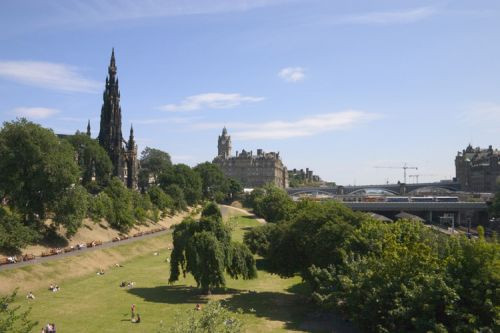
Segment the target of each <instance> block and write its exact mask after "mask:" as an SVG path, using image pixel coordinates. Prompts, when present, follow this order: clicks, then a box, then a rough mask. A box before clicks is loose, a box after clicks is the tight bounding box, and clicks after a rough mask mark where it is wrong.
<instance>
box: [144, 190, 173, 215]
mask: <svg viewBox="0 0 500 333" xmlns="http://www.w3.org/2000/svg"><path fill="white" fill-rule="evenodd" d="M148 195H149V197H150V198H151V203H152V204H153V205H154V206H155V207H156V208H157V209H159V210H160V211H161V212H162V213H163V214H167V213H169V212H171V211H172V209H174V201H173V199H172V198H171V197H170V196H169V195H168V194H166V193H165V192H163V190H162V189H161V188H160V187H159V186H151V187H150V188H149V189H148Z"/></svg>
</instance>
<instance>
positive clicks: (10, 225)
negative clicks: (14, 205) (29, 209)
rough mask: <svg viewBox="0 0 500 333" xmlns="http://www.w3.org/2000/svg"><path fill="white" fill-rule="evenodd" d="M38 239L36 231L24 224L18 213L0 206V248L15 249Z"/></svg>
mask: <svg viewBox="0 0 500 333" xmlns="http://www.w3.org/2000/svg"><path fill="white" fill-rule="evenodd" d="M37 239H38V233H37V232H36V231H35V230H33V229H32V228H29V227H27V226H25V225H24V224H23V222H22V219H21V216H19V214H17V213H15V212H13V211H12V210H10V209H9V208H8V207H7V206H4V207H2V206H0V248H2V249H5V250H7V251H17V250H19V249H21V248H23V247H25V246H26V245H28V244H30V243H32V242H33V241H35V240H37Z"/></svg>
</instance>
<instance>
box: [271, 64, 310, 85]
mask: <svg viewBox="0 0 500 333" xmlns="http://www.w3.org/2000/svg"><path fill="white" fill-rule="evenodd" d="M278 76H279V77H281V78H282V79H283V80H285V81H287V82H298V81H302V80H303V79H304V78H305V76H306V75H305V69H304V68H302V67H286V68H283V69H282V70H280V71H279V73H278Z"/></svg>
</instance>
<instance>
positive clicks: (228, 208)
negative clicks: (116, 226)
mask: <svg viewBox="0 0 500 333" xmlns="http://www.w3.org/2000/svg"><path fill="white" fill-rule="evenodd" d="M219 207H220V210H221V213H222V216H231V214H230V213H229V211H231V210H236V211H238V212H240V213H243V214H245V215H251V216H253V214H251V213H249V212H248V211H246V210H244V209H241V208H236V207H232V206H227V205H219ZM257 220H258V221H259V222H261V223H265V221H264V220H263V219H257ZM171 232H172V230H171V229H169V230H163V231H159V232H155V233H152V234H148V235H142V236H138V237H130V238H129V239H124V240H122V241H118V242H113V241H107V242H103V243H102V245H100V246H96V247H88V248H83V249H81V250H74V251H72V252H66V253H61V254H56V255H53V256H48V257H36V258H35V259H33V260H29V261H22V262H18V263H15V264H7V265H1V266H0V272H1V271H6V270H9V269H13V268H19V267H24V266H28V265H33V264H40V263H43V262H47V261H53V260H59V259H62V258H66V257H71V256H77V255H79V254H82V253H86V252H90V251H95V250H101V249H106V248H110V247H114V246H118V245H122V244H127V243H131V242H135V241H138V240H141V239H147V238H152V237H158V236H161V235H165V234H168V233H171Z"/></svg>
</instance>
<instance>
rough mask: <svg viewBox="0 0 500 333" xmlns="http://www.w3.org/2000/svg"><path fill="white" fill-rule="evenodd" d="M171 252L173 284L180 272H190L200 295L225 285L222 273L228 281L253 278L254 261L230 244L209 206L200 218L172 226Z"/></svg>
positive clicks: (215, 209) (225, 229) (244, 249)
mask: <svg viewBox="0 0 500 333" xmlns="http://www.w3.org/2000/svg"><path fill="white" fill-rule="evenodd" d="M173 239H174V240H173V243H174V249H173V251H172V254H171V257H170V278H169V282H170V283H173V282H175V281H177V280H178V279H179V275H180V273H181V271H182V273H183V274H184V275H185V274H186V273H191V274H192V275H193V277H194V279H195V281H196V284H197V285H198V287H200V288H201V289H202V291H203V292H204V293H210V291H211V290H212V289H213V288H217V287H223V286H225V284H226V280H225V277H224V272H227V273H228V274H229V276H231V277H232V278H235V279H237V278H239V277H242V278H243V279H253V278H255V277H256V276H257V270H256V268H255V259H254V258H253V256H252V253H251V252H250V250H248V248H247V247H246V246H245V245H243V244H241V243H236V242H233V241H231V232H230V230H229V228H228V227H227V226H225V225H224V224H223V223H222V217H221V214H220V210H219V209H218V207H217V206H216V204H215V203H209V204H207V206H205V208H204V209H203V211H202V214H201V219H200V220H199V221H195V220H193V219H186V220H184V221H183V222H182V223H180V224H178V225H176V226H175V230H174V235H173Z"/></svg>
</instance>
